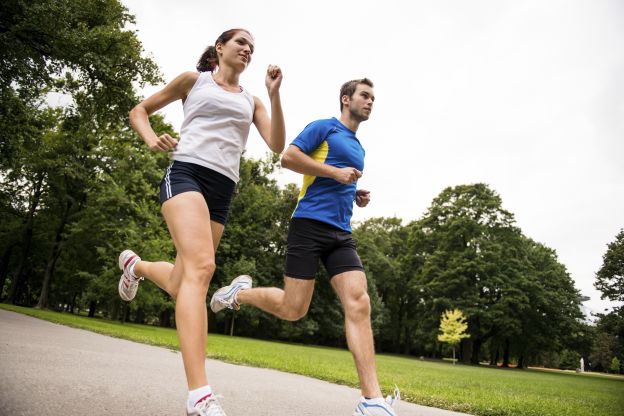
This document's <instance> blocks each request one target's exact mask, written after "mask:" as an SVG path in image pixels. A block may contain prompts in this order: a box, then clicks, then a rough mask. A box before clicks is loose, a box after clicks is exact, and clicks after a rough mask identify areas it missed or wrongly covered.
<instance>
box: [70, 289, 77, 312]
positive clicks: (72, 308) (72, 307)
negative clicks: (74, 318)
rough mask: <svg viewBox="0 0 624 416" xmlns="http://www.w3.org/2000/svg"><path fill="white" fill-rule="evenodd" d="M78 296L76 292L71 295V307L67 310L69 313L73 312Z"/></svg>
mask: <svg viewBox="0 0 624 416" xmlns="http://www.w3.org/2000/svg"><path fill="white" fill-rule="evenodd" d="M77 297H78V294H77V293H74V296H72V301H71V307H70V308H69V312H70V313H72V314H73V313H74V308H76V298H77Z"/></svg>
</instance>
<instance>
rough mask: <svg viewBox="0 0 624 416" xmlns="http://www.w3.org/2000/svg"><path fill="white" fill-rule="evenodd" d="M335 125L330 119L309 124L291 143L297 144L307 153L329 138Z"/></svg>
mask: <svg viewBox="0 0 624 416" xmlns="http://www.w3.org/2000/svg"><path fill="white" fill-rule="evenodd" d="M332 128H333V126H332V125H331V123H330V122H329V120H317V121H313V122H312V123H310V124H308V125H307V126H306V127H305V128H304V129H303V131H302V132H301V133H299V135H298V136H297V137H296V138H295V140H293V141H292V143H291V144H293V145H295V146H297V147H298V148H299V149H301V151H302V152H303V153H305V154H308V155H309V154H310V153H312V152H313V151H315V150H316V149H317V148H318V147H319V146H320V145H321V143H322V142H323V140H325V139H326V138H327V133H328V132H329V130H331V129H332Z"/></svg>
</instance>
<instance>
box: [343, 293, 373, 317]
mask: <svg viewBox="0 0 624 416" xmlns="http://www.w3.org/2000/svg"><path fill="white" fill-rule="evenodd" d="M344 308H345V314H346V315H347V317H349V318H351V319H365V318H368V317H370V313H371V305H370V297H369V296H368V293H366V292H365V291H363V292H361V293H358V294H356V295H355V296H353V297H352V298H350V299H349V300H347V301H346V302H345V305H344Z"/></svg>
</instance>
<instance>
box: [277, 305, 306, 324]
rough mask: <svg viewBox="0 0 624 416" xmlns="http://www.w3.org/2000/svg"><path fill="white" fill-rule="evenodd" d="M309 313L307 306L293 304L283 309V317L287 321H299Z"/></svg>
mask: <svg viewBox="0 0 624 416" xmlns="http://www.w3.org/2000/svg"><path fill="white" fill-rule="evenodd" d="M307 313H308V308H307V306H294V307H293V306H291V307H285V308H283V309H282V319H284V320H286V321H298V320H300V319H302V318H303V317H304V316H306V315H307Z"/></svg>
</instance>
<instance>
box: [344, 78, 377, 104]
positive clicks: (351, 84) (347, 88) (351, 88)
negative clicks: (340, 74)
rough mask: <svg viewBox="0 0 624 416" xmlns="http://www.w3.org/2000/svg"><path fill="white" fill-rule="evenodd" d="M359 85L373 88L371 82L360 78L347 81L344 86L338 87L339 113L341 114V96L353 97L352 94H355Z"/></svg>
mask: <svg viewBox="0 0 624 416" xmlns="http://www.w3.org/2000/svg"><path fill="white" fill-rule="evenodd" d="M360 84H364V85H368V86H369V87H371V88H373V87H374V85H373V81H371V80H370V79H368V78H360V79H353V80H351V81H347V82H345V83H344V84H342V87H340V97H339V100H340V112H342V107H343V104H342V97H343V96H345V95H346V96H347V97H349V98H351V97H353V93H354V92H355V90H356V89H357V86H358V85H360Z"/></svg>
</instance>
